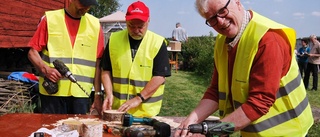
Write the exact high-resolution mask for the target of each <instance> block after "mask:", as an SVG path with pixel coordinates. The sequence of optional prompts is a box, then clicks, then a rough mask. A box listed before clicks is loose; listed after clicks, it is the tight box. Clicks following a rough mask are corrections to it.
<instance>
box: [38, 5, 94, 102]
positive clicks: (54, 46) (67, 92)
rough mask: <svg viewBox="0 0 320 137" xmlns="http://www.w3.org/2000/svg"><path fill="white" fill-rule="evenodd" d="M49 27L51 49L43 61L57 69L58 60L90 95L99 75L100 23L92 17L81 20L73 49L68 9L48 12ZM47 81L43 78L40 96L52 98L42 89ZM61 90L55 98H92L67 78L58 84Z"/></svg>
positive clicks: (46, 52) (41, 78)
mask: <svg viewBox="0 0 320 137" xmlns="http://www.w3.org/2000/svg"><path fill="white" fill-rule="evenodd" d="M46 18H47V27H48V43H47V49H44V50H42V53H43V57H42V59H43V61H44V63H45V64H46V65H49V66H50V67H54V66H53V64H52V62H53V61H54V60H56V59H59V60H61V61H63V62H64V63H65V64H66V66H67V67H68V68H69V69H70V71H71V72H72V74H73V75H74V76H75V77H76V79H77V80H78V83H79V84H80V85H81V86H82V87H83V88H84V89H85V91H86V92H87V93H88V94H90V93H91V89H92V86H93V81H94V75H95V64H96V60H97V47H98V38H99V31H100V23H99V20H98V19H97V18H95V17H94V16H92V15H90V14H85V15H84V16H82V17H81V20H80V25H79V30H78V33H77V37H76V39H75V42H74V46H73V48H72V45H71V40H70V37H69V32H68V29H67V26H66V23H65V11H64V9H60V10H54V11H48V12H46ZM42 83H43V77H40V78H39V84H40V86H39V88H40V93H41V94H43V95H49V94H48V93H47V92H46V91H45V89H44V88H43V87H42ZM58 85H59V90H58V92H57V93H56V94H52V96H74V97H88V96H87V95H86V94H85V93H84V92H83V91H82V90H81V89H80V88H79V87H78V86H77V85H76V84H75V83H72V82H71V81H70V80H68V79H66V78H64V79H62V80H60V81H59V82H58Z"/></svg>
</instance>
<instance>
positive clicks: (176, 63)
mask: <svg viewBox="0 0 320 137" xmlns="http://www.w3.org/2000/svg"><path fill="white" fill-rule="evenodd" d="M168 52H172V54H171V56H170V59H169V64H170V69H172V66H173V65H174V66H175V72H176V73H177V70H178V67H179V56H178V52H181V50H171V49H168Z"/></svg>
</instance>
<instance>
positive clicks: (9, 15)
mask: <svg viewBox="0 0 320 137" xmlns="http://www.w3.org/2000/svg"><path fill="white" fill-rule="evenodd" d="M0 5H1V8H0V71H9V72H12V71H29V72H30V71H32V70H30V69H32V65H31V63H30V62H29V60H28V58H27V53H28V50H29V47H28V46H27V45H28V42H29V41H30V39H31V37H32V36H33V34H34V32H35V30H36V28H37V24H38V23H39V21H40V19H41V17H42V16H43V15H44V12H45V11H48V10H53V9H61V8H65V7H67V6H68V5H69V0H0Z"/></svg>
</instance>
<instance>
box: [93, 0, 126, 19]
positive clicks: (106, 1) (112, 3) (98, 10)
mask: <svg viewBox="0 0 320 137" xmlns="http://www.w3.org/2000/svg"><path fill="white" fill-rule="evenodd" d="M118 1H119V0H98V5H96V6H93V7H92V8H91V9H90V10H89V13H90V14H91V15H93V16H95V17H97V18H101V17H104V16H106V15H110V14H111V13H114V12H115V11H117V10H118V9H119V8H120V7H121V6H122V5H121V4H120V3H119V2H118Z"/></svg>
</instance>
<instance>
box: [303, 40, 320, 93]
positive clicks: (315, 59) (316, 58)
mask: <svg viewBox="0 0 320 137" xmlns="http://www.w3.org/2000/svg"><path fill="white" fill-rule="evenodd" d="M310 41H311V43H310V48H311V49H310V53H309V54H307V55H308V65H307V69H306V71H305V76H304V79H303V82H304V86H305V87H306V89H308V86H309V78H310V73H312V77H313V80H312V82H313V84H312V88H311V91H317V90H318V69H319V68H318V65H319V64H320V43H319V41H318V40H317V36H316V35H311V36H310Z"/></svg>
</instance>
